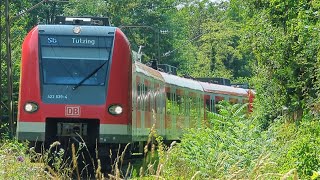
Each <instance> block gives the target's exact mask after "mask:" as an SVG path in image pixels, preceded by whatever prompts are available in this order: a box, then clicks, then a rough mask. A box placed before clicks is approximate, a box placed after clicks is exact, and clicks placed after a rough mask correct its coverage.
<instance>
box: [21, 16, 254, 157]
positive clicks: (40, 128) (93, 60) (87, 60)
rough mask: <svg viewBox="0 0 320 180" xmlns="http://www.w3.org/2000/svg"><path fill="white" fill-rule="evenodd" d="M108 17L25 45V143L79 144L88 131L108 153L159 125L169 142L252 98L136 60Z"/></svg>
mask: <svg viewBox="0 0 320 180" xmlns="http://www.w3.org/2000/svg"><path fill="white" fill-rule="evenodd" d="M100 20H101V21H102V23H100ZM104 22H105V19H103V18H69V19H68V18H65V19H64V20H63V21H61V22H60V23H58V24H56V25H38V26H36V27H35V28H33V29H32V30H31V31H30V32H29V33H28V35H27V36H26V38H25V41H24V43H23V46H22V61H21V78H20V89H19V91H20V92H19V107H18V122H17V125H18V127H17V137H18V139H19V140H28V141H31V142H36V141H37V142H38V144H41V143H43V142H44V143H45V144H47V145H50V144H51V143H52V142H54V141H57V140H58V141H61V142H65V143H70V142H72V141H74V142H78V141H79V140H80V139H79V136H81V137H82V138H83V139H84V140H85V142H86V143H87V145H88V146H90V147H92V148H94V147H96V144H98V146H99V147H100V148H99V150H100V151H104V150H106V149H108V148H111V147H118V146H117V145H118V144H127V143H132V144H140V145H141V144H143V143H144V142H146V141H147V139H148V135H149V132H150V129H151V128H152V126H153V125H155V129H156V130H157V133H158V134H159V135H161V136H163V137H164V140H168V141H173V140H179V139H180V137H181V136H182V134H183V129H185V128H197V127H200V126H202V125H203V123H204V119H205V117H206V111H207V110H209V111H216V108H215V105H216V104H217V103H218V101H221V100H228V101H231V102H232V103H244V102H248V101H249V102H252V100H253V98H254V93H252V91H250V90H246V89H242V88H234V87H230V86H223V85H216V84H210V83H204V82H199V81H196V80H192V79H186V78H182V77H178V76H176V75H172V74H168V73H166V72H160V71H158V70H157V69H153V68H151V67H148V66H146V65H144V64H142V63H140V62H137V61H135V60H134V59H132V57H133V55H132V54H131V49H130V43H129V42H128V40H127V38H126V36H125V35H124V34H123V33H122V32H121V30H120V29H119V28H116V27H111V26H108V25H106V24H104ZM250 108H251V106H250ZM140 149H141V148H140ZM107 152H108V151H107Z"/></svg>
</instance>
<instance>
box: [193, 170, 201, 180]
mask: <svg viewBox="0 0 320 180" xmlns="http://www.w3.org/2000/svg"><path fill="white" fill-rule="evenodd" d="M198 174H200V171H197V172H196V173H195V174H194V175H193V176H192V178H191V180H193V179H195V178H196V176H197V175H198Z"/></svg>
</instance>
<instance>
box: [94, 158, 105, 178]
mask: <svg viewBox="0 0 320 180" xmlns="http://www.w3.org/2000/svg"><path fill="white" fill-rule="evenodd" d="M97 161H98V166H97V170H96V179H99V180H102V179H104V176H103V173H101V161H100V159H98V160H97Z"/></svg>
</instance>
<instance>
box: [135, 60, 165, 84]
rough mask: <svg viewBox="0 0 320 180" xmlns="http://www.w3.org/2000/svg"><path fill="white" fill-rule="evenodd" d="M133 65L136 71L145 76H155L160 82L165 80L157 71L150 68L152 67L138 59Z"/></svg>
mask: <svg viewBox="0 0 320 180" xmlns="http://www.w3.org/2000/svg"><path fill="white" fill-rule="evenodd" d="M133 66H134V68H135V71H136V72H138V73H142V74H144V75H146V76H149V77H153V78H156V79H158V80H160V81H162V82H164V81H165V80H164V79H163V77H162V75H161V74H160V72H159V71H157V70H155V69H152V68H150V67H148V66H146V65H145V64H142V63H140V62H138V61H135V63H134V64H133Z"/></svg>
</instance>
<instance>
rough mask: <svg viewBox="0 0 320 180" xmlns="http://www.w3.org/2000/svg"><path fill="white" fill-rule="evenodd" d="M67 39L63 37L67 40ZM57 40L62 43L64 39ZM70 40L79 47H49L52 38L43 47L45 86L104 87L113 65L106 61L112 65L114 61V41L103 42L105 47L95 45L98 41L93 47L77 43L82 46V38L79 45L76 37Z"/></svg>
mask: <svg viewBox="0 0 320 180" xmlns="http://www.w3.org/2000/svg"><path fill="white" fill-rule="evenodd" d="M50 38H51V37H50ZM66 38H67V37H63V39H66ZM54 39H55V40H54V41H58V40H59V39H62V38H59V37H55V38H54ZM70 39H71V42H72V39H73V41H74V42H75V43H72V44H69V46H67V45H68V43H61V44H57V43H54V44H50V45H48V44H47V42H49V38H48V37H46V38H45V43H44V44H45V45H44V46H41V57H42V58H41V68H42V77H43V83H44V84H66V85H79V84H81V85H98V86H103V85H104V84H105V81H106V74H107V69H108V64H109V63H107V62H106V61H109V59H110V57H111V55H110V53H111V46H112V38H99V39H100V41H103V43H102V44H103V45H101V43H100V45H99V44H97V45H96V44H95V43H97V42H98V41H99V39H98V38H96V40H94V41H93V43H92V41H91V44H89V43H88V42H89V41H88V40H86V42H87V44H85V45H82V44H79V43H78V44H77V43H76V42H81V38H80V40H79V41H75V40H74V39H75V38H72V37H70ZM91 39H92V38H91ZM40 41H41V39H40ZM72 45H74V46H72ZM88 46H89V47H88ZM90 46H93V47H90ZM97 69H98V70H97ZM95 70H97V71H95Z"/></svg>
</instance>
